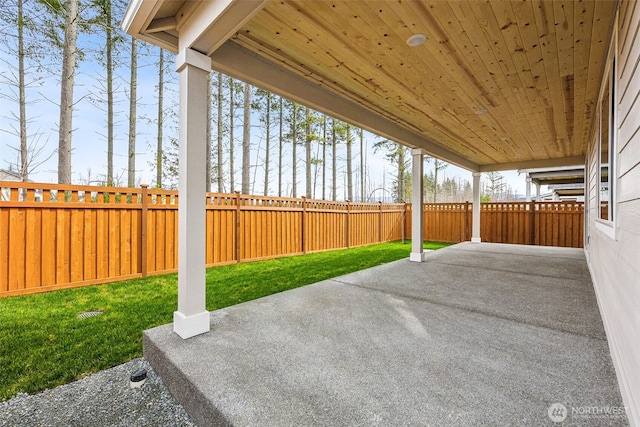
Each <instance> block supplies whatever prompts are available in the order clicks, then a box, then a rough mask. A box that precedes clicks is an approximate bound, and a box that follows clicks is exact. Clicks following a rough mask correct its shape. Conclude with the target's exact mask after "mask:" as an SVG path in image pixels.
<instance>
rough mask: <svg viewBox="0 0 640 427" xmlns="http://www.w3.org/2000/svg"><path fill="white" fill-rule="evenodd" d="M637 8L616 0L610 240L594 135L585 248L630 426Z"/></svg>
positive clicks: (636, 246)
mask: <svg viewBox="0 0 640 427" xmlns="http://www.w3.org/2000/svg"><path fill="white" fill-rule="evenodd" d="M639 29H640V3H638V2H636V1H622V2H621V3H620V7H619V16H618V21H617V37H618V43H617V48H616V64H617V70H616V74H617V75H616V99H615V103H616V108H617V110H616V111H617V113H616V116H617V117H616V118H615V126H616V129H617V142H616V151H617V157H616V159H617V162H616V163H615V165H614V169H615V171H610V174H614V173H615V176H616V184H615V185H616V186H615V189H614V191H615V192H616V195H617V200H616V202H615V206H614V208H615V209H614V217H615V228H616V230H615V238H613V237H611V236H610V235H609V234H607V233H605V232H603V229H604V228H605V227H606V225H604V224H598V221H597V220H596V217H597V209H598V208H599V207H598V206H597V205H596V201H597V199H596V192H597V191H598V179H599V177H598V174H597V173H596V170H597V164H598V159H597V155H598V149H597V143H598V141H597V137H598V135H597V132H594V137H593V139H592V141H591V144H590V147H589V149H588V150H587V155H588V159H587V164H588V165H589V169H590V173H589V175H588V179H589V183H588V185H587V191H588V192H589V195H588V200H589V209H588V215H587V216H588V219H587V220H588V228H589V229H588V235H589V242H588V245H585V250H586V251H587V259H588V260H589V268H590V270H591V275H592V278H593V282H594V286H595V290H596V294H597V297H598V303H599V305H600V311H601V313H602V318H603V322H604V326H605V329H606V331H607V338H608V340H609V346H610V348H611V355H612V358H613V362H614V365H615V368H616V373H617V376H618V380H619V384H620V391H621V393H622V396H623V399H624V402H625V405H626V407H627V414H628V417H629V422H630V423H631V425H634V426H640V31H639Z"/></svg>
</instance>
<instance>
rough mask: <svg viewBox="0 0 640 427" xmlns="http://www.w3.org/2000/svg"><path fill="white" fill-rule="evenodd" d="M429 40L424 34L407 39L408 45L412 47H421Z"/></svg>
mask: <svg viewBox="0 0 640 427" xmlns="http://www.w3.org/2000/svg"><path fill="white" fill-rule="evenodd" d="M425 40H427V36H425V35H424V34H414V35H412V36H411V37H409V38H408V39H407V44H408V45H409V46H411V47H416V46H420V45H421V44H422V43H424V42H425Z"/></svg>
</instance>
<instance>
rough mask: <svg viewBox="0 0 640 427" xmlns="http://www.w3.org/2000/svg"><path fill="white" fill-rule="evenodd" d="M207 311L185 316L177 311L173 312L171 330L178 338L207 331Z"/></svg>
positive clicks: (189, 336)
mask: <svg viewBox="0 0 640 427" xmlns="http://www.w3.org/2000/svg"><path fill="white" fill-rule="evenodd" d="M209 329H210V328H209V312H208V311H203V312H202V313H198V314H194V315H193V316H185V315H184V314H182V313H180V312H179V311H174V312H173V332H175V333H176V334H178V335H179V336H180V338H182V339H187V338H191V337H194V336H196V335H200V334H204V333H206V332H209Z"/></svg>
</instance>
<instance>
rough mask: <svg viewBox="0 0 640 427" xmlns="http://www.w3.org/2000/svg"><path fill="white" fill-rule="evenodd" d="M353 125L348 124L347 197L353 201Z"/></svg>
mask: <svg viewBox="0 0 640 427" xmlns="http://www.w3.org/2000/svg"><path fill="white" fill-rule="evenodd" d="M352 142H353V141H352V140H351V125H349V124H347V199H348V200H351V201H353V165H352V162H351V146H352V145H353V144H352Z"/></svg>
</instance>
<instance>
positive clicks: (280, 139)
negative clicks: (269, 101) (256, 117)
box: [278, 97, 284, 197]
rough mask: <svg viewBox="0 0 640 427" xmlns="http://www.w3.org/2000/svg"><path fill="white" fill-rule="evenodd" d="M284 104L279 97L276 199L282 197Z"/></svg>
mask: <svg viewBox="0 0 640 427" xmlns="http://www.w3.org/2000/svg"><path fill="white" fill-rule="evenodd" d="M283 104H284V102H283V100H282V97H280V102H279V103H278V109H279V110H280V114H279V116H278V120H279V123H278V197H282V148H283V146H284V133H283V128H282V123H283V119H284V116H283V114H284V105H283Z"/></svg>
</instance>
